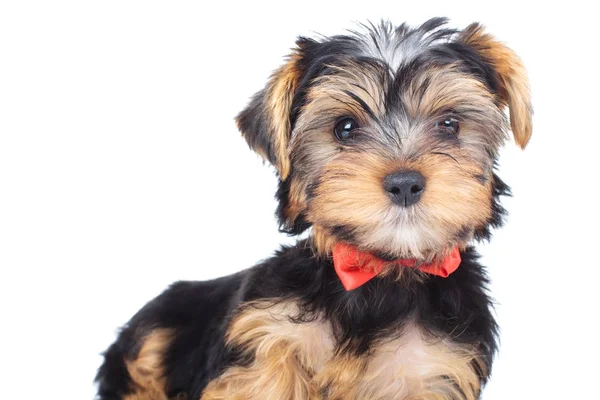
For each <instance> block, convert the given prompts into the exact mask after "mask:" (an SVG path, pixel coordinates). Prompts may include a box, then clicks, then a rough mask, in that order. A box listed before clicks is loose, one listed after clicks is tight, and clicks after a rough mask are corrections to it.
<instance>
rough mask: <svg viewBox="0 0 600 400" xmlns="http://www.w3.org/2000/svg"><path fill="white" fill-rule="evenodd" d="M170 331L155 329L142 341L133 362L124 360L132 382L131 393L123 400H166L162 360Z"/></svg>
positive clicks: (169, 338) (169, 339)
mask: <svg viewBox="0 0 600 400" xmlns="http://www.w3.org/2000/svg"><path fill="white" fill-rule="evenodd" d="M171 335H172V331H171V330H169V329H156V330H154V331H152V332H151V333H150V334H148V335H147V336H146V337H145V338H144V339H143V345H142V347H141V349H140V351H139V353H138V356H137V358H136V359H135V360H125V364H126V366H127V371H128V372H129V376H130V377H131V380H132V382H133V385H132V388H131V389H132V390H133V393H131V394H129V395H127V396H125V397H124V399H123V400H168V399H167V395H166V394H165V377H164V371H163V367H162V358H163V354H164V352H165V349H166V348H167V346H168V345H169V343H170V341H171Z"/></svg>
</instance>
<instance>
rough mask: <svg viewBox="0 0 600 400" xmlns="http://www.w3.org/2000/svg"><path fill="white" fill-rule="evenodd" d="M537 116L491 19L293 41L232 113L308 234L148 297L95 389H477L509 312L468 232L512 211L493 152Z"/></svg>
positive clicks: (319, 395) (331, 392)
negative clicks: (224, 272) (222, 273)
mask: <svg viewBox="0 0 600 400" xmlns="http://www.w3.org/2000/svg"><path fill="white" fill-rule="evenodd" d="M506 107H508V109H509V111H510V120H509V119H508V118H506V114H505V112H504V111H505V108H506ZM531 119H532V108H531V104H530V95H529V87H528V81H527V76H526V72H525V69H524V67H523V65H522V63H521V61H520V60H519V58H518V57H517V56H516V55H515V54H514V53H513V52H512V51H511V50H510V49H508V48H507V47H505V46H504V45H503V44H501V43H500V42H498V41H496V40H495V39H494V38H493V37H492V36H490V35H489V34H487V33H485V31H484V29H483V28H482V27H481V26H480V25H478V24H472V25H470V26H468V27H467V28H465V29H464V30H455V29H450V28H448V27H447V26H446V20H445V19H442V18H436V19H432V20H429V21H427V22H425V23H424V24H422V25H421V26H419V27H417V28H411V27H409V26H407V25H400V26H398V27H394V26H392V25H391V24H389V23H381V24H380V25H378V26H373V25H370V26H366V27H364V30H363V32H359V33H355V32H353V33H351V34H348V35H345V36H334V37H331V38H324V39H323V38H322V39H319V40H314V39H309V38H305V37H301V38H299V39H298V41H297V42H296V47H295V49H294V50H293V52H292V54H291V55H289V57H288V58H287V60H286V62H285V64H284V65H283V66H282V67H281V68H279V69H278V70H277V71H276V72H275V73H274V74H273V75H272V77H271V78H270V80H269V82H268V83H267V85H266V87H265V88H264V89H263V90H261V91H260V92H258V93H257V94H256V95H255V96H254V97H253V98H252V100H251V101H250V103H249V105H248V106H247V107H246V109H244V110H243V111H242V112H241V113H240V114H239V115H238V117H237V124H238V127H239V129H240V131H241V132H242V135H243V136H244V138H245V139H246V141H247V142H248V144H249V146H250V148H252V149H253V150H254V151H256V152H257V153H259V154H260V155H261V156H262V157H264V159H265V160H267V161H268V162H269V163H271V164H272V165H273V166H275V168H276V169H277V172H278V177H279V189H278V191H277V199H278V201H279V206H278V209H277V217H278V219H279V221H280V224H281V229H282V230H283V231H284V232H287V233H289V234H291V235H298V234H300V233H302V232H304V231H307V230H308V231H309V234H308V238H307V239H304V240H300V241H298V243H297V244H296V245H295V246H291V247H284V248H282V249H281V250H279V251H278V252H277V253H276V254H275V256H273V257H271V258H269V259H267V260H266V261H264V262H262V263H260V264H259V265H257V266H255V267H253V268H250V269H247V270H245V271H242V272H240V273H237V274H234V275H231V276H227V277H223V278H220V279H216V280H213V281H207V282H178V283H175V284H173V285H172V286H171V287H170V288H169V289H167V290H166V291H165V292H164V293H162V294H161V295H160V296H158V297H157V298H155V299H154V300H152V301H151V302H149V303H148V304H147V305H146V306H144V308H143V309H142V310H140V311H139V312H138V313H137V314H136V315H135V316H134V317H133V318H132V319H131V320H130V321H129V322H128V323H127V324H126V325H125V327H124V328H123V329H122V330H121V332H120V334H119V336H118V339H117V340H116V342H115V343H114V344H113V345H112V346H110V348H109V349H108V350H107V351H106V353H105V361H104V363H103V365H102V366H101V367H100V369H99V371H98V375H97V378H96V380H97V383H98V393H99V398H100V399H101V400H134V399H135V400H166V399H179V400H183V399H188V400H199V399H202V400H218V399H240V400H241V399H269V400H281V399H286V400H287V399H323V400H325V399H327V400H334V399H335V400H342V399H344V400H347V399H456V400H458V399H461V400H474V399H477V398H479V396H480V393H481V389H482V386H483V385H484V384H485V383H486V381H487V379H488V378H489V376H490V371H491V366H492V360H493V357H494V354H495V352H496V348H497V325H496V322H495V321H494V317H493V315H492V313H491V307H492V301H491V299H490V297H489V296H488V294H487V292H486V285H487V278H486V274H485V269H484V267H483V266H481V265H480V264H479V262H478V255H477V254H476V252H475V250H474V249H473V247H472V244H473V242H474V241H478V240H482V239H488V238H489V237H490V229H491V228H493V227H497V226H499V225H500V224H501V222H502V217H503V214H504V210H503V209H502V207H501V206H500V204H499V199H500V197H501V196H502V195H506V194H508V193H509V189H508V187H507V186H506V185H505V184H504V183H503V182H502V181H501V180H500V179H499V178H498V177H497V176H496V175H495V172H494V166H495V163H496V159H497V156H498V150H499V148H500V147H501V146H502V144H503V143H504V142H505V141H506V139H507V137H508V132H509V130H512V134H513V135H514V141H515V143H516V144H517V145H519V146H520V147H522V148H524V147H525V145H526V144H527V142H528V140H529V138H530V136H531V131H532V123H531Z"/></svg>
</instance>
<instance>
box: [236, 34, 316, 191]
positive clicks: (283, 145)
mask: <svg viewBox="0 0 600 400" xmlns="http://www.w3.org/2000/svg"><path fill="white" fill-rule="evenodd" d="M309 43H312V41H310V40H308V39H304V38H300V39H298V41H297V42H296V48H295V49H294V50H293V52H292V54H290V55H289V56H288V57H287V59H286V63H285V64H284V65H283V66H282V67H281V68H279V69H278V70H277V71H275V72H274V73H273V75H271V78H270V79H269V82H268V83H267V86H266V87H265V88H264V89H263V90H261V91H260V92H258V93H256V94H255V95H254V97H252V99H251V100H250V103H249V104H248V105H247V106H246V108H245V109H244V110H243V111H242V112H240V113H239V115H238V116H237V117H236V122H237V126H238V128H239V130H240V131H241V132H242V136H243V137H244V138H245V139H246V141H247V142H248V145H249V146H250V148H251V149H252V150H254V151H256V152H257V153H258V154H260V155H261V156H262V157H263V158H264V159H265V160H267V161H269V162H270V163H271V164H273V166H275V168H277V172H278V173H279V177H280V178H281V179H282V180H285V179H286V178H287V176H288V175H289V173H290V160H289V154H288V142H289V139H290V133H291V123H290V117H291V111H292V110H291V108H292V102H293V99H294V94H295V93H296V91H297V89H298V84H299V82H300V79H301V78H302V76H303V75H304V72H305V63H304V53H305V49H306V45H307V44H309Z"/></svg>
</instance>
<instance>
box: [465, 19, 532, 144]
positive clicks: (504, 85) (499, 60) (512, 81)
mask: <svg viewBox="0 0 600 400" xmlns="http://www.w3.org/2000/svg"><path fill="white" fill-rule="evenodd" d="M458 41H459V42H461V43H464V44H466V45H467V46H470V47H471V48H473V49H474V50H475V51H476V52H477V53H478V54H479V56H480V57H481V58H482V59H483V61H484V62H485V63H487V64H488V65H490V66H491V67H492V69H493V70H494V71H495V73H496V75H497V86H498V87H497V88H496V89H497V92H498V99H499V101H500V103H501V104H503V105H505V106H508V108H509V111H510V126H511V129H512V132H513V135H514V137H515V143H517V144H518V145H519V146H520V147H521V148H522V149H524V148H525V146H526V145H527V142H529V138H530V137H531V130H532V116H533V109H532V107H531V95H530V91H529V80H528V78H527V71H526V70H525V67H524V66H523V63H522V62H521V59H520V58H519V57H518V56H517V55H516V54H515V52H514V51H512V50H511V49H509V48H508V47H506V46H505V45H504V44H502V43H500V42H499V41H497V40H496V39H494V38H493V37H492V36H491V35H489V34H487V33H485V32H484V29H483V27H482V26H481V25H480V24H477V23H475V24H471V25H469V26H468V27H467V28H465V29H464V30H463V31H462V32H461V34H460V35H459V38H458Z"/></svg>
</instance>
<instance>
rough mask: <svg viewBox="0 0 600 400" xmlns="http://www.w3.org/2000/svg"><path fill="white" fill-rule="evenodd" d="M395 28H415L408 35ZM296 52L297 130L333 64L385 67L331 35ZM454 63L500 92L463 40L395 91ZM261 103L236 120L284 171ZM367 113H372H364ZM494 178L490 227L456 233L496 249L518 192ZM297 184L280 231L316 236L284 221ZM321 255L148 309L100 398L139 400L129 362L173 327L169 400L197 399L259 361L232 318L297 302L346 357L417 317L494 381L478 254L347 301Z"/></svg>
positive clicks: (423, 60)
mask: <svg viewBox="0 0 600 400" xmlns="http://www.w3.org/2000/svg"><path fill="white" fill-rule="evenodd" d="M444 22H445V20H444V19H433V20H430V21H428V22H426V23H425V24H423V25H422V26H421V27H419V28H417V29H416V30H414V32H413V33H409V34H407V36H408V35H410V34H419V32H420V33H424V32H429V31H431V30H432V29H436V28H438V27H439V26H441V25H442V24H443V23H444ZM385 29H390V28H389V27H388V28H385ZM397 29H398V31H407V30H408V28H407V27H406V26H404V25H402V26H400V27H398V28H397ZM455 33H456V31H454V30H449V29H441V30H439V31H436V32H435V33H434V34H433V36H432V39H433V38H434V37H435V38H445V37H447V38H450V37H451V36H452V35H454V34H455ZM370 34H371V35H376V34H377V30H376V29H373V30H372V31H371V33H370ZM297 46H298V51H300V52H302V57H301V58H300V59H299V61H298V62H299V63H300V64H299V66H298V67H299V68H300V69H301V70H302V71H303V75H302V77H301V79H300V81H299V82H298V89H297V91H296V93H295V94H294V97H293V101H292V107H291V111H290V121H291V126H292V128H293V126H294V124H295V121H296V118H297V117H298V115H299V113H300V112H301V110H302V108H303V106H304V104H305V102H306V98H305V96H306V93H307V91H308V89H309V88H310V87H311V85H312V84H313V81H314V78H315V77H317V76H319V75H323V74H328V73H332V71H331V69H330V68H329V67H327V66H331V65H335V64H336V63H337V62H338V60H340V59H343V60H349V59H353V58H354V59H355V60H356V61H357V62H360V63H365V64H368V63H372V62H380V61H377V60H373V59H367V58H365V57H363V56H362V55H360V54H362V51H360V49H359V46H360V42H359V39H358V38H357V37H354V36H334V37H332V38H329V39H326V40H323V41H315V40H312V39H307V38H300V39H299V40H298V42H297ZM457 62H458V63H459V65H461V66H462V68H465V69H466V70H468V72H470V73H471V74H473V75H474V76H476V77H478V78H479V79H481V81H482V82H484V83H485V84H486V85H487V86H488V88H489V89H490V91H492V92H493V91H495V90H496V86H497V82H496V79H497V78H496V76H495V73H494V71H493V69H492V68H491V67H490V66H489V65H487V64H486V63H484V62H483V61H482V60H481V58H480V57H479V56H478V55H477V54H476V53H475V52H474V51H473V50H472V49H470V48H468V47H467V46H465V45H462V44H460V43H456V42H448V43H444V44H439V45H435V46H432V47H431V48H429V49H427V50H426V51H425V52H424V53H423V54H422V55H420V56H419V57H417V58H416V59H415V60H414V61H413V62H411V63H409V64H408V65H406V66H404V67H402V68H403V69H402V70H400V71H397V75H396V76H397V78H396V79H395V80H394V82H391V84H392V85H402V84H403V82H405V81H407V80H408V81H409V80H410V75H411V74H414V73H415V71H416V70H417V69H419V68H423V67H424V65H426V64H427V65H429V64H430V63H437V64H439V65H446V64H450V63H453V64H454V63H457ZM397 92H398V91H397V90H390V91H388V93H392V95H390V97H389V98H388V99H386V108H395V109H396V111H395V112H398V108H401V104H400V103H399V100H398V98H397V96H396V97H394V96H393V93H397ZM264 97H265V91H264V90H263V91H261V92H259V93H258V94H257V95H255V96H254V98H253V99H252V100H251V102H250V105H249V106H248V107H247V109H246V110H244V111H243V112H242V113H241V114H240V115H239V116H238V125H239V127H240V130H242V132H244V135H245V137H246V140H247V141H248V143H249V145H250V147H251V148H253V149H257V150H260V151H262V152H263V153H264V154H266V156H267V158H268V160H269V161H270V162H272V163H276V162H277V155H276V154H275V152H274V151H273V148H272V143H271V140H270V134H269V132H268V130H269V129H270V126H269V125H268V121H269V117H268V116H267V115H266V114H265V113H266V112H267V110H266V106H265V98H264ZM358 99H359V98H358ZM361 105H362V107H363V108H365V109H368V106H367V105H366V104H362V103H361ZM371 114H373V112H372V111H371ZM373 115H374V114H373ZM491 158H492V159H493V155H491ZM293 174H294V170H293V167H292V171H291V175H292V176H293ZM483 179H487V178H486V177H483ZM492 179H493V185H494V196H493V200H492V201H493V204H492V214H493V215H492V217H491V218H490V220H489V221H488V223H487V225H486V226H484V227H479V228H475V227H465V228H464V230H463V231H461V232H459V233H458V234H459V235H462V236H468V235H469V234H470V233H471V232H472V229H475V231H474V233H475V238H476V239H478V240H481V239H488V238H489V237H490V229H491V228H493V227H497V226H499V225H500V224H501V223H502V217H503V215H504V209H503V208H502V206H501V205H500V203H499V197H500V196H502V195H508V194H510V190H509V188H508V186H506V185H505V184H504V182H502V181H501V180H500V179H499V178H498V177H497V176H496V175H495V174H494V175H493V177H492ZM289 185H290V179H287V180H281V181H280V182H279V188H278V191H277V194H276V197H277V199H278V201H279V206H278V209H277V217H278V219H279V222H280V229H281V230H282V231H284V232H287V233H289V234H292V235H297V234H300V233H302V232H304V231H305V230H307V229H308V228H310V224H309V223H308V222H307V221H306V220H305V216H304V215H303V214H300V215H299V216H298V217H297V218H296V220H294V221H288V220H287V218H286V215H285V212H286V209H287V208H288V202H289V199H288V197H289V191H290V187H289ZM311 190H313V188H312V186H311V185H310V184H309V188H308V192H307V193H306V194H307V196H308V197H310V196H311ZM330 229H331V233H332V234H333V235H335V236H337V237H340V238H347V239H348V238H351V234H352V232H351V231H348V229H347V228H345V227H343V226H334V227H330ZM315 254H316V251H315V249H314V248H313V247H312V244H311V242H310V239H309V240H305V241H300V242H298V243H297V244H296V245H295V246H293V247H284V248H282V249H281V250H280V251H278V252H277V253H276V255H275V256H274V257H272V258H270V259H268V260H266V261H265V262H263V263H261V264H259V265H257V266H255V267H253V268H251V269H248V270H245V271H242V272H240V273H237V274H234V275H231V276H228V277H224V278H220V279H216V280H212V281H206V282H178V283H175V284H173V285H172V286H171V287H170V288H169V289H167V290H166V291H165V292H164V293H162V294H161V295H160V296H158V297H157V298H155V299H154V300H152V301H151V302H149V303H148V304H147V305H146V306H144V307H143V308H142V309H141V310H140V311H139V312H138V313H137V314H136V315H135V316H134V317H133V318H132V319H131V320H130V321H129V322H128V323H127V324H126V326H125V327H124V328H123V329H122V330H121V332H120V333H119V336H118V339H117V341H116V342H115V343H114V344H113V345H112V346H110V347H109V349H108V350H107V351H106V353H105V359H104V363H103V364H102V366H101V367H100V369H99V370H98V374H97V376H96V382H97V384H98V394H99V399H100V400H121V399H122V398H123V397H124V396H126V395H127V394H129V393H132V391H133V390H134V384H133V382H132V381H131V377H130V376H129V373H128V371H127V368H126V365H125V360H134V359H135V358H136V356H137V354H138V353H139V351H140V346H141V344H142V343H143V340H144V337H145V336H146V335H148V334H149V333H150V332H152V331H153V330H155V329H157V328H169V329H172V330H173V332H174V336H173V338H172V340H171V342H170V344H169V346H168V348H167V349H166V352H165V358H164V360H163V369H164V373H165V378H166V391H167V395H168V396H169V398H171V397H175V396H178V395H181V394H184V395H185V396H186V398H187V399H189V400H191V399H194V400H196V399H199V398H200V396H201V394H202V391H203V390H204V388H205V387H206V385H207V384H208V383H209V382H210V380H212V379H214V378H216V377H217V376H219V374H220V373H221V372H222V371H223V370H224V369H226V368H227V367H229V366H231V365H235V364H246V363H248V362H249V361H251V359H250V358H249V357H251V355H248V354H244V353H243V352H242V351H241V350H240V349H237V348H230V347H228V346H226V345H225V339H224V338H225V333H226V331H227V329H228V326H229V323H230V321H231V319H232V318H233V317H234V316H235V314H236V313H237V312H239V310H240V307H241V306H243V304H244V303H245V302H248V301H252V300H257V299H270V300H272V301H273V302H276V301H290V300H291V301H294V302H296V303H297V304H298V305H299V309H300V312H299V314H298V315H296V316H294V318H293V321H294V322H297V323H302V322H305V321H309V320H314V319H315V318H323V319H325V320H327V321H329V322H331V325H332V327H333V329H334V335H333V337H334V338H335V339H336V340H337V343H336V344H337V347H338V351H340V352H348V353H351V354H355V355H361V354H365V353H367V352H368V351H369V350H371V349H372V348H373V346H375V345H376V341H377V339H379V338H381V337H382V335H384V334H386V335H389V333H390V332H393V331H396V332H398V331H399V330H401V328H402V326H403V324H405V323H406V322H407V321H408V320H409V319H411V320H412V321H416V323H417V324H419V325H420V327H421V328H422V329H423V330H424V331H426V332H430V333H432V334H433V335H435V336H437V337H440V336H449V337H451V338H452V340H453V341H455V342H458V343H468V344H474V345H476V346H478V348H479V350H480V352H481V354H482V355H483V361H484V363H485V364H486V367H487V368H486V371H482V370H478V372H479V373H480V376H481V380H482V382H485V381H487V379H488V376H489V371H490V369H491V368H490V367H491V364H492V359H493V357H494V354H495V352H496V348H497V325H496V322H495V321H494V318H493V316H492V313H491V309H492V306H493V304H492V301H491V299H490V297H489V296H488V294H487V289H486V287H487V284H488V281H487V277H486V274H485V269H484V267H482V266H481V265H480V264H479V263H478V255H477V254H476V252H475V250H474V249H473V248H468V249H467V250H466V251H464V252H463V253H462V254H461V256H462V263H461V265H460V267H459V268H458V269H457V271H456V272H454V273H453V274H452V275H450V276H449V277H448V278H441V277H437V276H426V277H425V279H411V277H416V274H421V272H419V271H413V270H411V269H408V270H407V271H406V272H407V279H403V280H402V281H400V282H397V281H395V280H393V279H392V278H391V277H385V276H384V277H376V278H374V279H372V280H371V281H369V282H367V283H366V284H365V285H363V286H361V287H359V288H357V289H355V290H353V291H349V292H348V291H346V290H345V289H344V288H343V286H342V284H341V283H340V280H339V278H338V277H337V275H336V274H335V271H334V268H333V265H332V262H331V259H329V258H319V257H317V256H315Z"/></svg>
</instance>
